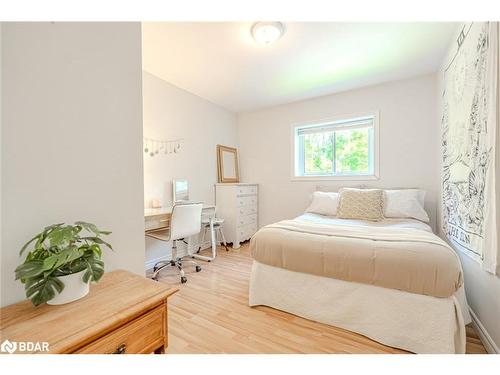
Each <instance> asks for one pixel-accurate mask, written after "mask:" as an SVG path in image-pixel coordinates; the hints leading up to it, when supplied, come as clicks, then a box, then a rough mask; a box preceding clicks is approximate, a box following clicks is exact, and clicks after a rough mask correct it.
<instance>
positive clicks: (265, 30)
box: [251, 22, 285, 45]
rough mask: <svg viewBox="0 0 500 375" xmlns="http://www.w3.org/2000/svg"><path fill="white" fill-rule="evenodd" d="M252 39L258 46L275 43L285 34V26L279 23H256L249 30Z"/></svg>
mask: <svg viewBox="0 0 500 375" xmlns="http://www.w3.org/2000/svg"><path fill="white" fill-rule="evenodd" d="M251 32H252V36H253V39H254V40H255V41H256V42H257V43H259V44H265V45H267V44H271V43H274V42H276V41H277V40H278V39H279V38H281V36H282V35H283V34H284V33H285V25H283V24H282V23H281V22H256V23H254V24H253V25H252V28H251Z"/></svg>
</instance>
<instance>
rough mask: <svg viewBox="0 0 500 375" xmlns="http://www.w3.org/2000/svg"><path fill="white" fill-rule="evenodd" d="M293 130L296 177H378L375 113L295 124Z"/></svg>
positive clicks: (294, 175)
mask: <svg viewBox="0 0 500 375" xmlns="http://www.w3.org/2000/svg"><path fill="white" fill-rule="evenodd" d="M292 131H293V134H292V135H293V137H292V138H293V142H294V145H293V146H294V147H293V150H294V166H293V177H294V178H295V179H337V178H339V179H370V178H376V177H377V171H378V166H377V145H378V139H377V138H378V116H377V115H376V114H371V115H366V116H356V117H354V116H352V117H350V118H348V117H343V118H339V119H332V120H329V121H322V122H321V123H315V124H306V125H294V126H293V128H292Z"/></svg>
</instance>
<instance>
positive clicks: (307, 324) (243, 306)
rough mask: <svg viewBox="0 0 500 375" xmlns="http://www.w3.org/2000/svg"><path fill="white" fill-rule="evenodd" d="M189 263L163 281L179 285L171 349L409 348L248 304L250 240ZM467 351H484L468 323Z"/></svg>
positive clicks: (170, 308) (371, 350) (292, 350)
mask: <svg viewBox="0 0 500 375" xmlns="http://www.w3.org/2000/svg"><path fill="white" fill-rule="evenodd" d="M198 263H199V264H200V265H201V266H202V267H203V270H202V271H201V272H199V273H195V272H194V267H190V266H187V267H186V268H185V271H186V274H187V277H188V282H187V284H183V285H181V284H180V278H179V276H178V274H176V273H175V271H174V270H173V269H171V270H167V271H163V273H161V276H160V282H164V283H168V284H172V285H176V286H179V287H180V291H179V292H178V293H177V294H175V295H174V296H172V297H171V298H170V299H169V302H168V313H169V319H168V320H169V322H168V323H169V346H168V350H167V353H263V354H264V353H358V354H361V353H405V352H404V351H402V350H399V349H395V348H391V347H387V346H385V345H382V344H379V343H377V342H375V341H373V340H370V339H369V338H367V337H364V336H362V335H359V334H356V333H353V332H349V331H346V330H344V329H341V328H336V327H332V326H329V325H325V324H321V323H317V322H313V321H310V320H307V319H303V318H300V317H297V316H295V315H292V314H289V313H286V312H283V311H279V310H275V309H272V308H269V307H265V306H258V307H249V306H248V304H247V303H248V281H249V277H250V268H251V264H252V259H251V257H250V255H249V249H248V244H243V245H242V247H241V249H240V251H239V252H234V251H233V250H230V251H229V252H226V251H225V250H224V248H219V249H218V256H217V258H216V259H215V261H213V262H211V263H206V262H203V261H198ZM467 353H486V351H485V349H484V347H483V345H482V343H481V341H480V340H479V337H478V336H477V334H476V332H475V331H474V329H473V328H472V327H467Z"/></svg>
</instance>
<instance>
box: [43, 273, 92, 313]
mask: <svg viewBox="0 0 500 375" xmlns="http://www.w3.org/2000/svg"><path fill="white" fill-rule="evenodd" d="M85 271H86V270H83V271H80V272H77V273H73V274H71V275H66V276H59V277H58V279H59V280H61V281H62V283H63V284H64V289H63V291H62V292H61V293H59V294H56V296H55V297H54V298H52V299H51V300H49V301H47V304H48V305H63V304H65V303H69V302H73V301H76V300H77V299H80V298H83V297H85V296H86V295H87V294H88V292H89V284H90V283H85V282H83V275H84V274H85Z"/></svg>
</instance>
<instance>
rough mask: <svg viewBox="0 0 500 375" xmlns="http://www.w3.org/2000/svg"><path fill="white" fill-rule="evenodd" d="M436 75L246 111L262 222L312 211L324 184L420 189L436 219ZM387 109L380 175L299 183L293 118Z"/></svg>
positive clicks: (248, 165)
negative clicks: (293, 166)
mask: <svg viewBox="0 0 500 375" xmlns="http://www.w3.org/2000/svg"><path fill="white" fill-rule="evenodd" d="M436 92H437V91H436V77H435V75H427V76H422V77H418V78H414V79H409V80H404V81H397V82H391V83H386V84H382V85H377V86H372V87H367V88H363V89H359V90H353V91H348V92H343V93H339V94H335V95H329V96H324V97H320V98H316V99H312V100H307V101H301V102H296V103H291V104H287V105H282V106H278V107H273V108H270V109H265V110H261V111H256V112H251V113H244V114H241V115H239V116H238V135H239V146H240V151H241V158H240V164H241V173H242V176H243V180H244V181H246V182H254V183H258V184H260V187H259V192H260V204H259V210H260V216H259V224H260V225H266V224H269V223H272V222H275V221H278V220H282V219H285V218H292V217H294V216H297V215H299V214H301V213H302V212H304V209H305V208H306V207H307V205H308V203H309V199H310V194H311V192H313V191H314V190H315V187H316V186H317V185H328V186H332V187H334V188H336V187H342V186H356V185H360V184H365V185H369V186H377V187H387V188H388V187H419V188H422V189H425V190H426V191H427V198H426V208H427V211H428V212H429V213H430V216H431V220H432V222H433V223H434V222H435V218H436V202H437V199H438V198H437V192H438V189H439V186H438V173H439V169H438V165H439V163H438V161H439V159H438V152H437V148H438V142H439V135H438V134H439V132H438V129H437V128H436V106H437V98H436ZM371 110H379V111H380V179H379V180H378V181H312V182H311V181H307V182H306V181H291V179H290V175H291V171H290V157H291V156H290V147H291V136H290V127H291V124H293V123H300V122H308V121H314V120H318V119H319V120H320V119H323V118H328V117H333V116H337V115H343V114H356V113H359V112H366V111H371Z"/></svg>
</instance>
